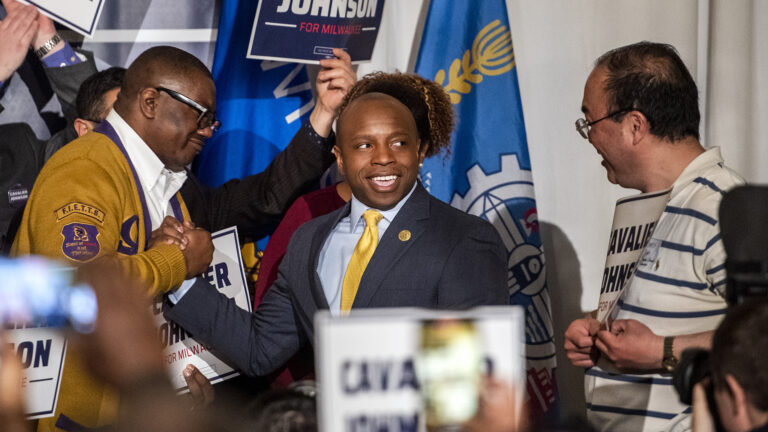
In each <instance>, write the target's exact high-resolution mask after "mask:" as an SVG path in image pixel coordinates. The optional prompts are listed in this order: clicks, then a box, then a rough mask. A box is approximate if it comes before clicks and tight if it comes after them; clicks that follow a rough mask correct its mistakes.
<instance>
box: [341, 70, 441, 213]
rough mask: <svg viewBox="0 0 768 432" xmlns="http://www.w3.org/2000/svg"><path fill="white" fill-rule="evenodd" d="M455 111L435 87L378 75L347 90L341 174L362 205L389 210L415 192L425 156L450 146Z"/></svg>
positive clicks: (423, 81) (404, 77) (413, 78)
mask: <svg viewBox="0 0 768 432" xmlns="http://www.w3.org/2000/svg"><path fill="white" fill-rule="evenodd" d="M452 129H453V108H452V107H451V102H450V99H449V98H448V95H447V94H446V93H445V91H443V89H442V87H440V86H439V85H438V84H436V83H434V82H432V81H429V80H427V79H424V78H421V77H419V76H418V75H412V74H402V73H392V74H388V73H383V72H377V73H373V74H369V75H366V76H365V77H363V79H362V80H360V81H358V82H357V84H355V86H354V87H352V88H351V89H350V90H349V93H347V96H346V98H345V100H344V102H343V103H342V105H341V107H340V108H339V119H338V123H337V130H338V134H337V143H336V146H335V147H334V148H333V149H334V152H335V154H336V161H337V163H338V167H339V171H341V173H342V174H344V177H345V178H346V180H347V182H348V183H349V186H350V188H351V189H352V194H353V195H354V196H355V198H357V199H358V200H360V201H361V202H362V203H363V204H365V205H367V206H370V207H372V208H375V209H378V210H389V209H391V208H393V207H394V206H395V205H396V204H397V203H398V202H399V201H400V200H401V199H403V198H404V197H405V196H406V195H408V193H409V192H410V191H411V189H412V188H413V186H414V184H415V183H416V178H417V175H418V172H419V166H420V165H421V163H422V162H423V161H424V158H425V157H428V156H432V155H437V154H439V153H440V152H441V151H443V150H444V149H446V148H447V147H448V145H449V144H450V139H451V130H452Z"/></svg>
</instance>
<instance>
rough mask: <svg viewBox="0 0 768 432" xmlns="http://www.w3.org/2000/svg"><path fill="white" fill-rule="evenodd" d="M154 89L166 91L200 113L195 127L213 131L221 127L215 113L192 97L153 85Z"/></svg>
mask: <svg viewBox="0 0 768 432" xmlns="http://www.w3.org/2000/svg"><path fill="white" fill-rule="evenodd" d="M155 90H157V91H161V92H165V93H168V96H170V97H172V98H174V99H176V100H177V101H179V102H181V103H183V104H186V105H188V106H190V107H192V108H193V109H194V110H195V111H197V112H199V113H200V115H199V116H198V117H197V129H198V130H199V129H205V128H211V130H212V131H213V132H216V131H217V130H219V128H220V127H221V122H220V121H219V120H218V119H216V115H215V114H214V113H213V112H212V111H211V110H209V109H208V108H206V107H204V106H202V105H200V104H199V103H197V102H195V101H193V100H192V99H190V98H188V97H186V96H184V95H183V94H181V93H179V92H177V91H174V90H171V89H167V88H165V87H155Z"/></svg>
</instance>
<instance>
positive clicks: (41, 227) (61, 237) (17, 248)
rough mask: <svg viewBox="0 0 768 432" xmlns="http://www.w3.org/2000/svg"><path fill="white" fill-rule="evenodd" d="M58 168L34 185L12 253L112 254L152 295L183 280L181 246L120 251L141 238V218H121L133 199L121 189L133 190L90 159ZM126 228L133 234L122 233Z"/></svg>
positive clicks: (78, 257)
mask: <svg viewBox="0 0 768 432" xmlns="http://www.w3.org/2000/svg"><path fill="white" fill-rule="evenodd" d="M53 168H54V169H50V170H46V171H45V174H44V175H41V177H40V178H38V181H37V183H36V184H35V187H34V189H33V192H32V194H31V197H30V199H29V202H28V203H27V206H26V210H25V212H24V216H23V218H22V223H21V227H20V229H19V232H18V234H17V236H16V241H15V242H14V245H13V250H12V254H13V255H25V254H37V255H43V256H48V257H53V258H61V259H65V260H66V261H69V262H70V263H74V264H80V263H83V262H87V261H91V260H93V259H95V258H96V257H100V256H111V257H114V258H115V259H117V260H118V261H119V263H120V264H121V266H122V267H123V268H124V269H125V270H126V272H127V273H128V274H129V275H130V276H131V277H134V278H136V279H138V280H141V281H143V282H144V283H145V284H146V285H147V287H148V290H149V294H151V295H156V294H160V293H165V292H167V291H168V290H170V289H171V288H175V287H177V286H178V285H179V284H181V282H183V281H184V278H185V276H186V263H185V261H184V255H183V254H182V252H181V250H180V249H179V247H178V246H175V245H159V246H157V247H155V248H153V249H151V250H148V251H144V252H139V253H136V254H135V255H126V254H124V253H118V252H119V250H120V248H121V247H123V248H126V247H130V246H131V245H128V244H126V242H125V239H126V238H128V239H129V240H130V239H131V238H134V239H135V238H137V234H138V233H137V232H136V230H138V229H139V226H138V218H136V222H135V224H134V223H133V222H132V218H130V217H129V218H128V219H126V220H122V219H123V211H122V206H123V205H122V203H123V202H126V201H131V200H132V199H133V197H128V196H122V195H124V194H125V193H123V192H121V191H124V190H130V189H128V188H126V187H120V186H118V185H117V184H116V183H115V181H116V180H115V178H114V177H112V176H111V175H110V174H109V173H108V172H107V171H106V170H105V169H104V168H102V167H101V166H100V165H98V164H96V163H94V162H93V161H91V160H88V159H75V160H72V161H69V162H68V163H67V165H58V166H56V167H53ZM106 191H109V193H107V192H106ZM124 230H125V231H127V233H126V234H128V235H126V236H123V235H121V231H124ZM131 232H132V233H133V234H132V235H131V234H130V233H131ZM134 246H135V247H136V248H138V245H134Z"/></svg>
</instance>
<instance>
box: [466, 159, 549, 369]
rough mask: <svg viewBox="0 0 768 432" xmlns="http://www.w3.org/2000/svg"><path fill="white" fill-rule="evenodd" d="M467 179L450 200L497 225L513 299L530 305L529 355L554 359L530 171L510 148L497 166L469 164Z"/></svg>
mask: <svg viewBox="0 0 768 432" xmlns="http://www.w3.org/2000/svg"><path fill="white" fill-rule="evenodd" d="M467 180H468V181H469V185H470V188H469V190H468V191H467V193H466V194H464V195H460V194H454V195H453V199H452V200H451V205H452V206H453V207H456V208H458V209H460V210H463V211H465V212H467V213H470V214H473V215H475V216H479V217H481V218H483V219H485V220H487V221H489V222H490V223H492V224H493V225H494V227H496V230H497V231H498V233H499V235H500V236H501V239H502V241H503V242H504V246H505V247H506V249H507V270H508V272H507V286H508V288H509V296H510V303H511V304H517V305H521V306H523V307H524V308H525V310H526V314H525V315H526V323H525V331H526V343H527V344H528V348H527V350H526V351H527V352H526V355H527V356H528V358H529V360H533V359H537V360H544V359H546V360H545V361H546V362H553V361H554V358H553V357H554V354H555V345H554V340H553V333H554V332H553V329H552V317H551V312H550V299H549V292H548V290H547V289H546V273H545V270H544V253H543V251H542V248H541V245H540V242H539V240H538V230H539V224H538V219H537V214H536V204H535V195H534V190H533V177H532V175H531V171H530V170H525V169H522V168H520V164H519V163H518V159H517V155H515V154H507V155H502V156H501V169H500V170H499V171H498V172H495V173H491V174H486V172H485V171H484V170H483V168H482V167H481V166H480V164H475V165H473V166H472V167H471V168H470V169H468V170H467ZM534 235H536V237H535V238H532V237H533V236H534ZM550 367H551V366H550Z"/></svg>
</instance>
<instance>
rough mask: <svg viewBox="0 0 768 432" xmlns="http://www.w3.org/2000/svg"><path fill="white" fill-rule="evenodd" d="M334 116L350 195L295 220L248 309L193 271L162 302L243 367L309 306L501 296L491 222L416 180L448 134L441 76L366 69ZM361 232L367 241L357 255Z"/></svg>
mask: <svg viewBox="0 0 768 432" xmlns="http://www.w3.org/2000/svg"><path fill="white" fill-rule="evenodd" d="M337 126H338V135H337V146H336V147H334V153H335V154H336V159H337V164H338V167H339V169H340V171H341V172H342V173H343V174H344V175H345V177H346V180H347V182H348V183H349V185H350V188H351V190H352V195H353V197H352V200H351V201H350V203H348V204H347V205H346V206H344V207H342V208H340V209H339V210H337V211H335V212H333V213H330V214H327V215H325V216H321V217H319V218H317V219H313V220H311V221H309V222H307V223H306V224H304V225H303V226H302V227H300V228H299V229H298V230H297V231H296V233H295V234H294V236H293V237H292V239H291V242H290V244H289V246H288V250H287V252H286V255H285V257H284V259H283V261H282V264H281V265H280V270H279V275H278V277H277V280H276V281H275V284H274V285H273V286H272V288H271V289H270V291H269V292H268V293H267V294H266V296H265V297H264V300H263V301H262V303H261V305H260V306H259V308H258V309H257V310H256V312H255V313H253V314H250V313H249V312H247V311H245V310H243V309H240V308H238V307H237V306H236V305H235V303H234V302H233V301H231V300H229V299H227V298H226V297H224V296H223V295H221V294H219V293H218V292H217V291H216V290H215V289H213V288H211V287H210V286H209V285H207V283H206V282H205V281H202V280H199V281H198V282H197V283H195V284H194V285H192V286H191V288H189V289H188V290H187V291H185V292H176V293H173V294H172V295H170V296H169V300H170V301H169V302H168V304H166V307H165V312H166V316H167V317H168V318H169V319H172V320H173V321H176V322H177V323H178V324H180V325H181V326H182V327H184V328H185V329H186V330H188V331H189V332H190V333H192V334H193V335H195V338H196V339H198V340H201V341H203V342H205V343H206V344H209V345H210V346H211V347H212V349H213V350H215V351H217V352H218V353H220V354H223V355H224V356H225V357H227V358H228V359H229V360H231V361H232V362H234V364H235V365H236V366H237V367H239V368H240V369H242V370H243V371H244V372H245V373H246V374H249V375H264V374H267V373H269V372H271V371H272V370H274V369H275V368H277V367H279V366H280V365H282V364H283V363H284V362H285V361H286V360H288V359H289V358H290V357H291V356H292V355H293V354H294V353H296V352H297V351H298V350H299V349H300V348H301V347H302V346H304V345H306V344H307V343H310V344H311V343H313V339H314V329H313V318H314V315H315V312H317V311H318V310H319V309H330V311H331V313H333V314H336V315H339V314H345V313H347V311H348V310H349V309H350V308H352V309H363V308H374V307H376V308H379V307H423V308H437V309H464V308H468V307H473V306H480V305H496V304H498V305H502V304H507V303H508V293H507V283H506V279H507V270H506V268H507V266H506V263H507V256H506V249H505V248H504V246H503V244H502V242H501V239H500V238H499V236H498V234H497V232H496V230H495V228H494V227H493V226H492V225H491V224H490V223H488V222H486V221H483V220H482V219H480V218H478V217H476V216H472V215H468V214H466V213H463V212H461V211H459V210H456V209H454V208H452V207H450V206H448V205H447V204H445V203H443V202H441V201H439V200H437V199H436V198H434V197H432V196H431V195H429V193H428V192H427V191H426V190H425V189H424V187H423V186H422V185H421V183H419V182H418V181H417V175H418V170H419V166H420V164H421V163H422V161H423V160H424V158H425V157H426V156H431V155H433V154H438V153H440V151H441V150H443V149H444V148H445V147H446V146H447V145H448V144H449V142H450V131H451V128H452V126H453V112H452V109H451V104H450V101H449V99H448V97H447V95H446V94H445V93H444V91H443V90H442V88H441V87H440V86H438V85H437V84H435V83H433V82H431V81H428V80H425V79H423V78H420V77H418V76H415V75H406V74H381V73H379V74H375V75H372V76H368V77H366V78H364V79H363V80H361V81H359V82H358V83H357V84H356V85H355V86H354V87H353V88H352V89H351V90H350V91H349V94H348V96H347V99H346V100H345V102H344V103H343V104H342V106H341V107H340V109H339V120H338V125H337ZM371 210H374V211H375V212H374V214H375V217H374V218H373V219H375V220H374V221H373V222H370V221H369V214H371V213H372V212H371ZM364 219H365V220H364ZM371 225H374V227H371ZM366 238H368V239H371V240H372V242H373V244H374V246H373V247H374V249H372V255H370V254H369V257H370V260H369V261H367V260H364V261H367V263H366V262H362V264H360V262H359V261H358V260H359V257H360V254H359V251H360V250H362V249H361V246H362V244H363V243H366V242H367V240H366ZM350 261H352V262H350ZM356 266H357V269H358V270H353V267H356ZM356 272H357V273H358V274H357V276H354V274H355V273H356Z"/></svg>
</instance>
